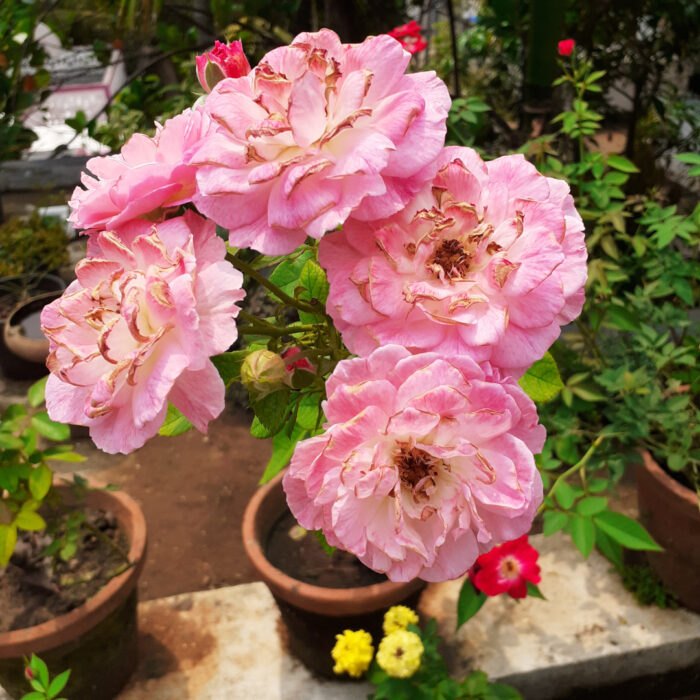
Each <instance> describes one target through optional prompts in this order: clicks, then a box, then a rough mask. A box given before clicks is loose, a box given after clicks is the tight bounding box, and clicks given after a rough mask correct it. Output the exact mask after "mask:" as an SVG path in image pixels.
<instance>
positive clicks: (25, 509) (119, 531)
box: [0, 381, 146, 700]
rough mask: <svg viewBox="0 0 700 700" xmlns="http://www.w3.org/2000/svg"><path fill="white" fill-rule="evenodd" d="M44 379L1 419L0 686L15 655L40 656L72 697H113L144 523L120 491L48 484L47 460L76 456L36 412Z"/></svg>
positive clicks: (131, 662) (131, 661)
mask: <svg viewBox="0 0 700 700" xmlns="http://www.w3.org/2000/svg"><path fill="white" fill-rule="evenodd" d="M43 384H44V382H43V381H42V382H39V383H38V384H36V385H34V386H33V387H32V389H31V390H30V393H29V403H30V407H29V409H27V408H26V407H25V406H24V405H21V404H15V405H12V406H10V407H8V409H7V410H6V411H5V414H4V415H3V417H2V420H1V421H0V489H1V491H0V494H1V495H2V498H1V499H0V545H1V546H0V566H2V567H3V575H2V577H1V579H0V585H1V586H2V587H3V589H4V591H5V595H4V596H3V598H4V599H5V600H8V599H9V600H10V601H12V602H11V606H10V607H9V608H7V607H5V609H3V610H2V611H1V612H0V625H1V627H0V685H2V687H4V688H5V689H6V690H7V691H8V692H9V693H11V694H12V695H14V696H15V697H19V694H20V693H21V690H22V688H23V686H24V684H25V679H24V664H23V659H24V657H28V656H30V655H31V654H33V653H41V655H42V657H43V658H44V659H45V660H46V662H47V663H49V664H50V666H51V667H52V668H66V667H70V668H71V669H72V678H71V681H72V682H71V698H75V699H79V698H83V699H84V700H88V699H94V698H95V697H98V696H99V697H103V698H112V697H115V696H116V694H117V693H118V692H119V690H120V689H121V688H122V687H123V685H124V684H125V683H126V681H127V680H128V677H129V675H130V674H131V672H132V671H133V669H134V667H135V664H136V658H137V657H136V641H137V632H136V596H137V590H136V583H137V580H138V577H139V574H140V572H141V569H142V567H143V563H144V556H145V547H146V530H145V522H144V519H143V514H142V513H141V511H140V509H139V508H138V506H137V505H136V503H135V502H134V501H133V500H132V499H130V498H129V497H128V496H127V495H126V494H123V493H116V492H112V491H110V490H108V489H99V488H94V487H89V486H88V484H87V482H86V481H85V480H84V479H81V478H79V477H75V478H74V481H73V482H72V483H69V482H67V481H63V480H55V481H54V479H53V474H52V471H51V469H50V467H49V466H48V463H49V462H51V461H56V460H58V461H68V462H76V461H79V460H80V459H81V458H80V456H79V455H77V454H76V453H74V452H72V451H71V447H70V445H66V444H64V443H63V441H64V440H66V439H67V438H68V434H69V433H68V427H67V426H65V425H61V424H58V423H55V422H53V421H52V420H51V419H50V418H49V417H48V415H47V414H46V411H45V410H42V408H41V404H42V403H43ZM46 440H49V441H58V442H59V443H60V444H56V445H53V446H49V447H45V448H44V447H40V446H39V442H40V441H46Z"/></svg>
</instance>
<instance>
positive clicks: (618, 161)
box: [606, 155, 639, 173]
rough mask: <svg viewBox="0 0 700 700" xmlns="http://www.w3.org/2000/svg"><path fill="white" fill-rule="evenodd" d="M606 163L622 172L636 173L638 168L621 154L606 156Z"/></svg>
mask: <svg viewBox="0 0 700 700" xmlns="http://www.w3.org/2000/svg"><path fill="white" fill-rule="evenodd" d="M606 160H607V163H608V165H609V166H610V167H611V168H615V170H620V171H622V172H623V173H638V172H639V168H638V167H637V166H636V165H635V164H634V163H633V162H632V161H631V160H628V159H627V158H624V157H623V156H615V155H610V156H608V157H607V159H606Z"/></svg>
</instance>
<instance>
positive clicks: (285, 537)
mask: <svg viewBox="0 0 700 700" xmlns="http://www.w3.org/2000/svg"><path fill="white" fill-rule="evenodd" d="M265 554H266V556H267V558H268V560H269V562H270V563H271V564H272V565H273V566H275V567H277V568H278V569H279V570H280V571H282V572H283V573H285V574H287V575H288V576H291V577H292V578H293V579H296V580H298V581H303V582H304V583H308V584H311V585H313V586H318V587H321V588H332V589H348V590H349V595H352V594H353V593H352V591H350V589H353V590H354V591H356V590H357V589H358V588H362V587H365V586H373V585H375V584H382V583H386V582H388V579H387V577H386V576H385V575H384V574H379V573H377V572H376V571H372V570H371V569H368V568H367V567H366V566H364V564H362V563H361V562H360V561H359V560H358V559H357V558H356V557H355V556H354V555H353V554H350V553H349V552H344V551H342V550H338V549H336V550H335V551H334V552H333V554H332V555H329V554H328V553H327V552H326V551H325V550H324V549H323V547H322V545H321V543H320V542H319V541H318V539H317V538H316V536H315V535H314V533H313V532H305V531H304V530H303V529H302V528H300V527H299V525H297V523H296V520H295V519H294V517H293V516H292V514H291V513H290V512H289V511H288V510H287V511H285V513H284V514H283V515H282V516H281V517H279V518H278V519H277V521H276V522H275V524H274V525H273V526H272V528H271V530H270V532H269V534H268V537H267V540H266V549H265ZM421 592H422V587H420V588H418V590H414V591H413V592H412V593H410V594H409V595H407V596H406V597H403V598H402V599H401V600H397V601H396V602H395V604H396V605H399V604H401V605H408V606H409V607H413V608H415V607H416V606H417V604H418V599H419V597H420V594H421ZM273 595H274V594H273ZM275 600H276V602H277V605H278V607H279V609H280V613H281V615H282V620H283V621H284V623H285V626H284V627H281V628H280V635H281V637H282V642H283V644H285V645H286V646H287V648H288V649H289V651H290V652H291V653H292V654H293V655H294V656H296V657H297V658H299V659H300V660H301V661H302V662H303V663H304V664H305V665H306V666H307V668H309V669H311V670H312V671H314V672H315V673H317V674H318V675H320V676H322V677H325V678H335V679H338V676H336V675H334V673H333V663H334V662H333V660H332V658H331V650H332V648H333V645H334V644H335V641H336V639H335V638H336V635H337V634H340V633H342V632H343V631H344V630H346V629H352V630H358V629H363V630H365V631H366V632H369V633H370V634H371V635H372V640H373V643H374V646H375V649H376V648H377V646H378V644H379V641H380V640H381V638H382V636H383V632H382V623H383V620H384V613H385V612H386V611H387V610H388V607H381V608H379V609H375V610H369V611H368V612H366V613H363V614H356V615H341V616H334V615H332V614H330V615H329V614H327V613H326V612H324V613H323V614H317V613H314V612H310V611H308V610H303V609H301V608H299V607H297V606H296V605H293V604H291V603H289V602H287V601H286V600H284V599H282V598H280V597H279V596H275ZM343 678H344V679H347V678H348V676H343Z"/></svg>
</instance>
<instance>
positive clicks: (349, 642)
mask: <svg viewBox="0 0 700 700" xmlns="http://www.w3.org/2000/svg"><path fill="white" fill-rule="evenodd" d="M335 640H336V641H335V646H334V647H333V651H331V656H332V657H333V661H335V666H333V673H338V674H340V673H347V674H349V675H351V676H352V677H353V678H359V677H360V676H361V675H362V674H363V673H364V672H365V671H366V670H367V669H368V668H369V665H370V663H371V662H372V655H373V654H374V647H373V646H372V635H370V634H369V632H365V631H364V630H357V631H356V632H355V631H353V630H345V631H344V632H343V634H336V635H335Z"/></svg>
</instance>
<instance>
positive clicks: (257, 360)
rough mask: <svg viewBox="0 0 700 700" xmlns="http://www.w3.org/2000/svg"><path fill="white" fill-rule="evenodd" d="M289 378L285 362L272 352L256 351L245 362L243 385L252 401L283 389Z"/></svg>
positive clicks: (242, 376) (242, 370)
mask: <svg viewBox="0 0 700 700" xmlns="http://www.w3.org/2000/svg"><path fill="white" fill-rule="evenodd" d="M287 378H288V373H287V369H286V367H285V362H284V360H283V359H282V357H281V356H280V355H278V354H277V353H276V352H272V351H271V350H255V351H254V352H251V353H250V355H248V356H247V357H246V358H245V360H244V361H243V366H242V367H241V383H242V384H243V385H244V386H245V387H246V389H248V393H249V394H250V398H251V401H259V400H260V399H262V398H263V397H264V396H267V395H268V394H271V393H272V392H274V391H278V390H279V389H281V388H282V387H283V386H284V385H285V383H286V380H287Z"/></svg>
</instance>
